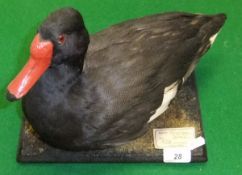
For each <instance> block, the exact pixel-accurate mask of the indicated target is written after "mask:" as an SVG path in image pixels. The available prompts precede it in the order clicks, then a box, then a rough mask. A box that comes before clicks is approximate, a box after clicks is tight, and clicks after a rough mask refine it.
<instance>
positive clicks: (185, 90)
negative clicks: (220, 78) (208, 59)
mask: <svg viewBox="0 0 242 175" xmlns="http://www.w3.org/2000/svg"><path fill="white" fill-rule="evenodd" d="M180 127H194V128H195V131H196V137H199V136H203V137H204V134H203V130H202V124H201V115H200V108H199V101H198V95H197V89H196V84H195V78H194V75H193V76H191V78H190V79H189V80H188V81H187V82H186V83H185V84H184V85H183V87H182V89H181V90H180V91H179V92H178V94H177V96H176V98H175V99H174V100H173V102H172V103H171V104H170V107H169V109H168V110H167V111H166V112H165V113H163V114H162V115H161V116H160V117H159V118H157V119H156V120H154V121H153V122H151V123H150V126H149V129H148V131H147V132H146V134H145V135H143V136H142V137H140V138H138V139H136V140H134V141H132V142H129V143H127V144H125V145H122V146H119V147H116V148H109V149H105V150H96V151H80V152H72V151H65V150H61V149H57V148H54V147H51V146H49V145H47V144H46V143H44V142H43V141H41V140H40V139H39V138H38V135H37V134H36V133H35V132H34V131H33V129H32V127H31V125H30V124H29V123H28V122H27V121H26V120H24V122H23V127H22V130H21V138H20V145H19V150H18V155H17V161H18V162H26V163H27V162H43V163H45V162H53V163H54V162H63V163H68V162H163V150H162V149H155V147H154V140H153V129H154V128H180ZM205 161H207V153H206V147H205V145H204V146H202V147H199V148H196V149H195V150H193V151H192V161H191V162H205Z"/></svg>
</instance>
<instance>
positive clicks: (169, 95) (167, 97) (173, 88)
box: [148, 81, 178, 123]
mask: <svg viewBox="0 0 242 175" xmlns="http://www.w3.org/2000/svg"><path fill="white" fill-rule="evenodd" d="M177 89H178V82H177V81H176V82H174V83H172V84H171V85H170V86H167V87H166V88H165V90H164V96H163V101H162V104H161V106H160V107H159V108H157V109H156V112H155V113H154V114H153V115H152V116H151V117H150V120H149V121H148V123H149V122H151V121H153V120H154V119H156V118H157V117H159V116H160V115H161V114H162V113H163V112H165V111H166V109H167V108H168V107H169V104H170V102H171V100H172V99H173V98H174V97H175V96H176V93H177Z"/></svg>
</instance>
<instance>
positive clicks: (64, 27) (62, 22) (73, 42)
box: [7, 8, 89, 101]
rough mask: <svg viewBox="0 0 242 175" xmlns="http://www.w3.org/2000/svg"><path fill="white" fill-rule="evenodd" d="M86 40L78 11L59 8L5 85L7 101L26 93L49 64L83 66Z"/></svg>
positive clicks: (45, 24) (35, 38) (38, 33)
mask: <svg viewBox="0 0 242 175" xmlns="http://www.w3.org/2000/svg"><path fill="white" fill-rule="evenodd" d="M88 43H89V35H88V32H87V30H86V28H85V25H84V22H83V19H82V16H81V14H80V13H79V12H78V11H77V10H75V9H73V8H62V9H60V10H57V11H55V12H53V13H51V14H50V15H49V16H48V17H47V18H46V19H45V20H44V21H43V22H42V24H41V25H40V27H39V29H38V32H37V34H36V36H35V37H34V39H33V41H32V44H31V47H30V57H29V60H28V62H27V63H26V65H25V66H24V68H23V69H22V70H21V72H20V73H19V74H18V75H17V76H16V78H15V79H14V80H13V81H12V82H11V83H10V84H9V85H8V88H7V90H8V93H7V98H8V100H10V101H14V100H18V99H20V98H22V97H23V96H24V95H26V94H27V93H28V91H29V90H30V89H31V88H32V87H33V85H34V84H35V83H36V82H37V81H38V79H39V78H40V77H41V75H43V74H44V72H45V71H46V70H47V69H48V68H49V67H51V66H58V65H60V64H69V65H72V66H78V67H80V66H82V64H83V59H84V56H85V53H86V51H87V47H88Z"/></svg>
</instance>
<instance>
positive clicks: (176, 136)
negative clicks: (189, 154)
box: [153, 127, 195, 149]
mask: <svg viewBox="0 0 242 175" xmlns="http://www.w3.org/2000/svg"><path fill="white" fill-rule="evenodd" d="M153 135H154V145H155V148H156V149H165V148H184V147H185V148H186V147H188V148H189V146H190V142H191V140H193V139H194V138H195V129H194V128H193V127H185V128H164V129H154V130H153Z"/></svg>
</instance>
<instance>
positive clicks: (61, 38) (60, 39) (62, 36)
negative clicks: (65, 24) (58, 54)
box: [58, 34, 65, 44]
mask: <svg viewBox="0 0 242 175" xmlns="http://www.w3.org/2000/svg"><path fill="white" fill-rule="evenodd" d="M64 42H65V36H64V35H63V34H62V35H59V36H58V43H59V44H64Z"/></svg>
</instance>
